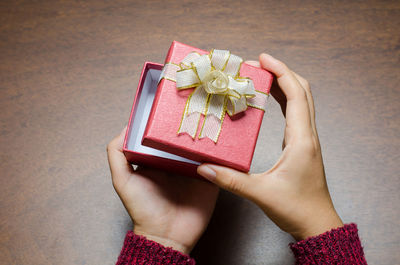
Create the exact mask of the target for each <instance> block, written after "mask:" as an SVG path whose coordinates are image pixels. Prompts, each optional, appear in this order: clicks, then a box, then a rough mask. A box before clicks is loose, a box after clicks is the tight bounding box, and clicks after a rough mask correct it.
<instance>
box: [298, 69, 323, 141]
mask: <svg viewBox="0 0 400 265" xmlns="http://www.w3.org/2000/svg"><path fill="white" fill-rule="evenodd" d="M292 73H293V74H294V76H295V77H296V78H297V80H299V83H300V84H301V86H302V87H303V89H304V91H305V92H306V95H307V102H308V107H309V110H310V116H311V126H312V128H313V131H314V133H315V135H317V128H316V126H315V107H314V99H313V96H312V93H311V88H310V84H309V83H308V81H307V80H306V79H304V78H303V77H302V76H300V75H299V74H297V73H295V72H294V71H292Z"/></svg>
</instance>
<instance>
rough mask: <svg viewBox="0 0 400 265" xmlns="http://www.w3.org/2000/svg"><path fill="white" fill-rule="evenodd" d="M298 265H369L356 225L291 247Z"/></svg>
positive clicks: (345, 226)
mask: <svg viewBox="0 0 400 265" xmlns="http://www.w3.org/2000/svg"><path fill="white" fill-rule="evenodd" d="M289 246H290V248H291V249H292V251H293V254H294V256H295V258H296V264H341V265H347V264H355V265H359V264H362V265H364V264H367V262H366V260H365V257H364V252H363V249H362V246H361V241H360V238H359V237H358V230H357V225H356V224H347V225H344V226H343V227H340V228H336V229H332V230H331V231H328V232H325V233H324V234H321V235H319V236H315V237H310V238H308V239H306V240H302V241H299V242H297V243H292V244H290V245H289Z"/></svg>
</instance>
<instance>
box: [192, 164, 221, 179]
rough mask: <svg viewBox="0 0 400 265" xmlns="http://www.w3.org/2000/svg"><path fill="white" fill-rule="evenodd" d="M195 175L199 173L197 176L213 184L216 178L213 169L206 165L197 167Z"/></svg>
mask: <svg viewBox="0 0 400 265" xmlns="http://www.w3.org/2000/svg"><path fill="white" fill-rule="evenodd" d="M197 173H199V175H201V176H203V177H205V178H206V179H208V180H209V181H211V182H213V181H214V180H215V178H216V177H217V172H215V171H214V169H212V168H211V167H209V166H207V165H201V166H199V167H197Z"/></svg>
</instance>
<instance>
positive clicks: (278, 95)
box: [245, 60, 286, 116]
mask: <svg viewBox="0 0 400 265" xmlns="http://www.w3.org/2000/svg"><path fill="white" fill-rule="evenodd" d="M245 63H246V64H248V65H251V66H254V67H258V68H261V65H260V62H258V61H252V60H249V61H245ZM270 93H271V95H272V97H273V98H274V99H275V100H276V101H277V102H278V103H279V105H280V106H281V110H282V113H283V116H285V115H286V96H285V94H283V92H282V90H281V88H280V87H279V85H278V83H277V82H276V79H275V78H274V80H273V81H272V86H271V91H270Z"/></svg>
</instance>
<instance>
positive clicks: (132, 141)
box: [126, 69, 200, 165]
mask: <svg viewBox="0 0 400 265" xmlns="http://www.w3.org/2000/svg"><path fill="white" fill-rule="evenodd" d="M145 75H146V76H145V80H144V83H143V88H142V91H141V93H140V95H139V98H138V101H137V102H136V106H135V110H134V115H133V117H132V119H133V121H132V122H131V125H130V126H131V127H130V128H129V135H128V139H127V144H126V147H127V149H128V150H131V151H134V152H137V153H143V154H149V155H153V156H157V157H163V158H167V159H172V160H177V161H182V162H186V163H191V164H196V165H200V163H199V162H196V161H192V160H189V159H186V158H184V157H180V156H177V155H174V154H170V153H168V152H164V151H160V150H157V149H154V148H151V147H147V146H144V145H142V138H143V133H144V130H145V129H146V124H147V120H148V118H149V115H150V111H151V107H152V105H153V101H154V96H155V94H156V91H157V84H158V80H159V78H160V75H161V70H158V69H148V70H147V72H146V73H145Z"/></svg>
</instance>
